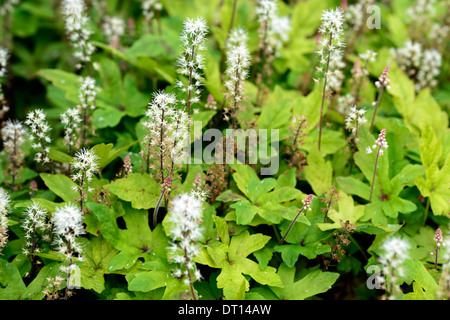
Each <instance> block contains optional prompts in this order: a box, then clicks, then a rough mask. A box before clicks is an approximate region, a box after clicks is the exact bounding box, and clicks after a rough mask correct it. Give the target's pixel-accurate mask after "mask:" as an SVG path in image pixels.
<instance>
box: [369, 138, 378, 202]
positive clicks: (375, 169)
mask: <svg viewBox="0 0 450 320" xmlns="http://www.w3.org/2000/svg"><path fill="white" fill-rule="evenodd" d="M380 149H381V146H378V149H377V157H376V158H375V168H373V177H372V185H371V186H370V196H369V202H372V194H373V185H374V184H375V176H376V174H377V165H378V157H379V156H380Z"/></svg>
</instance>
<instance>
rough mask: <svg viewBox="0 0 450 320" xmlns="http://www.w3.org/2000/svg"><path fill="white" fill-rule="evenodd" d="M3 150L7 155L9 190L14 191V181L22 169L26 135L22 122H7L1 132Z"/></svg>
mask: <svg viewBox="0 0 450 320" xmlns="http://www.w3.org/2000/svg"><path fill="white" fill-rule="evenodd" d="M1 134H2V140H3V148H4V149H5V151H6V153H7V155H8V167H7V171H8V173H9V174H10V176H11V182H10V185H11V189H12V191H16V179H17V178H18V175H19V172H20V171H21V170H22V168H23V161H24V154H23V151H22V147H23V144H24V143H25V136H26V134H27V132H26V129H25V127H24V126H23V124H22V122H20V121H17V120H10V119H9V120H8V121H7V122H6V125H5V126H4V127H3V128H2V130H1Z"/></svg>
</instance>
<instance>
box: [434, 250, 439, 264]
mask: <svg viewBox="0 0 450 320" xmlns="http://www.w3.org/2000/svg"><path fill="white" fill-rule="evenodd" d="M434 252H435V254H434V256H435V257H434V270H437V265H438V254H439V244H437V245H436V250H435V251H434Z"/></svg>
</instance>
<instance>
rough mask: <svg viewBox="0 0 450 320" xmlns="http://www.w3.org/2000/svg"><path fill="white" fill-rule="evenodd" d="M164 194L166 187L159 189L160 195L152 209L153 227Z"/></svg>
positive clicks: (154, 226)
mask: <svg viewBox="0 0 450 320" xmlns="http://www.w3.org/2000/svg"><path fill="white" fill-rule="evenodd" d="M165 194H166V189H165V188H164V189H163V190H162V191H161V195H160V196H159V199H158V202H157V203H156V206H155V210H153V228H156V224H157V220H158V210H159V207H160V206H161V202H162V199H163V198H164V195H165Z"/></svg>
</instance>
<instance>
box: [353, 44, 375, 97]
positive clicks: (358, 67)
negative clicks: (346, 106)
mask: <svg viewBox="0 0 450 320" xmlns="http://www.w3.org/2000/svg"><path fill="white" fill-rule="evenodd" d="M376 56H377V53H376V52H374V51H372V50H367V51H365V52H364V53H361V54H360V55H359V59H357V60H356V61H355V64H354V66H353V69H352V76H353V81H354V92H353V96H354V100H353V104H358V103H359V98H360V95H361V89H362V85H363V81H364V79H365V78H366V76H368V75H369V72H368V71H367V66H368V65H369V62H374V61H375V58H376Z"/></svg>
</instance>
